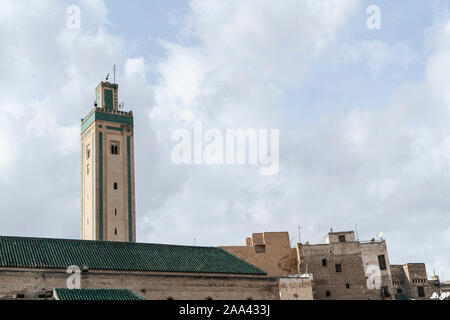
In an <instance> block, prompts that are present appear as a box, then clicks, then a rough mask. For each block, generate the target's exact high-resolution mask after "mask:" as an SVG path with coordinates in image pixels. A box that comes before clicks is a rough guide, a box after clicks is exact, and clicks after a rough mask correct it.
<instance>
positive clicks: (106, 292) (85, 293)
mask: <svg viewBox="0 0 450 320" xmlns="http://www.w3.org/2000/svg"><path fill="white" fill-rule="evenodd" d="M53 292H54V296H55V298H56V300H115V301H119V300H146V299H145V298H144V297H141V296H140V295H138V294H136V293H134V292H133V291H131V290H127V289H59V288H56V289H54V290H53Z"/></svg>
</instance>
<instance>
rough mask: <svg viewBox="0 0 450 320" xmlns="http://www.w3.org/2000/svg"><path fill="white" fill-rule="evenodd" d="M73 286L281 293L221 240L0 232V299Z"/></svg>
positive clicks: (261, 295) (170, 293) (166, 295)
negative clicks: (207, 243) (199, 242)
mask: <svg viewBox="0 0 450 320" xmlns="http://www.w3.org/2000/svg"><path fill="white" fill-rule="evenodd" d="M73 286H74V287H75V288H74V289H75V290H76V289H83V290H86V289H89V290H88V291H87V292H91V293H92V292H93V291H95V290H94V289H103V291H100V292H105V290H109V292H110V290H111V289H126V290H130V291H132V292H134V293H136V294H137V295H139V296H142V297H144V298H146V299H149V300H164V299H183V300H203V299H222V300H246V299H255V300H277V299H280V296H279V278H277V277H270V276H267V275H266V273H265V272H264V271H262V270H261V269H259V268H257V267H255V266H253V265H251V264H249V263H248V262H245V261H243V260H242V259H239V258H237V257H235V256H233V255H232V254H230V253H228V252H226V251H225V250H222V249H220V248H214V247H192V246H174V245H163V244H146V243H129V242H110V241H90V240H63V239H39V238H22V237H0V299H27V300H29V299H31V300H33V299H53V298H54V297H55V295H54V292H55V288H66V289H67V288H72V287H73ZM77 286H78V288H77ZM59 291H61V289H59ZM57 292H58V290H57ZM106 292H108V291H106ZM90 296H91V297H95V296H92V294H91V295H90ZM103 296H104V295H103ZM70 297H72V298H77V297H78V298H81V297H82V296H80V294H79V292H77V291H74V293H73V294H72V295H71V296H69V297H68V298H70Z"/></svg>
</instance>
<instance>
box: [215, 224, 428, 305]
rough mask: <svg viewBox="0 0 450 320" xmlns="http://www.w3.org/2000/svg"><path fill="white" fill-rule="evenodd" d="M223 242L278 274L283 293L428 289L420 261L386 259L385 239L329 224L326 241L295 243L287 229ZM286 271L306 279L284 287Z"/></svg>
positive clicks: (414, 295) (353, 295) (413, 292)
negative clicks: (242, 242)
mask: <svg viewBox="0 0 450 320" xmlns="http://www.w3.org/2000/svg"><path fill="white" fill-rule="evenodd" d="M222 248H223V249H225V250H227V251H228V252H230V253H232V254H233V255H236V256H238V257H241V258H242V259H244V260H246V261H248V262H249V263H251V264H253V265H255V266H258V267H259V268H261V269H263V270H265V271H266V272H267V273H268V274H269V275H272V276H278V277H280V294H281V296H282V298H284V299H288V298H289V299H295V298H297V297H300V296H301V297H305V296H308V297H312V299H315V300H316V299H317V300H395V299H427V298H429V297H431V294H432V290H431V286H430V284H429V281H428V280H427V274H426V270H425V265H424V264H407V265H405V266H396V265H391V264H390V260H389V255H388V250H387V245H386V241H385V240H384V239H381V238H380V239H378V240H375V239H372V240H370V241H359V240H358V239H356V238H355V233H354V232H353V231H342V232H333V231H332V230H331V231H330V232H329V233H328V234H327V237H326V241H325V243H322V244H310V243H309V242H306V243H304V244H302V243H298V244H297V245H296V247H295V248H291V245H290V241H289V234H288V233H287V232H264V233H254V234H253V235H252V237H251V238H247V239H246V245H245V246H226V247H222ZM290 277H292V278H295V277H298V278H303V279H308V282H303V285H297V286H296V288H297V290H298V291H297V292H296V291H293V287H292V286H291V288H290V291H289V292H287V291H283V290H282V288H283V286H282V284H283V281H284V280H283V279H289V278H290ZM400 284H401V285H400ZM400 286H401V288H400ZM307 292H310V293H307Z"/></svg>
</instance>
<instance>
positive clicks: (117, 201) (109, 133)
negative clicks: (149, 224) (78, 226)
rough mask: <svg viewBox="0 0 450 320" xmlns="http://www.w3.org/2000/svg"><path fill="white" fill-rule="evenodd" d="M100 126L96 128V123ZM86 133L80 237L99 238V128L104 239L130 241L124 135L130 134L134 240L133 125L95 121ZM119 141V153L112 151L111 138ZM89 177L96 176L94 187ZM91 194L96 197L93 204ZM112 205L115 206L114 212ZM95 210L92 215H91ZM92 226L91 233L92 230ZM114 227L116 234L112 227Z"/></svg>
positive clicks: (83, 137) (134, 231) (134, 233)
mask: <svg viewBox="0 0 450 320" xmlns="http://www.w3.org/2000/svg"><path fill="white" fill-rule="evenodd" d="M100 125H101V126H102V128H99V126H100ZM107 126H111V127H116V128H120V127H122V131H117V130H110V129H107ZM89 129H91V132H90V133H89V134H85V135H83V136H82V148H84V149H83V150H84V153H83V157H84V164H83V168H82V175H83V186H84V189H83V191H82V194H83V200H82V206H83V207H84V217H82V218H81V219H82V220H83V221H82V224H83V228H82V230H80V232H81V233H82V237H81V238H82V239H85V240H99V239H100V230H99V228H100V221H99V219H100V216H99V210H100V205H99V201H100V199H99V196H100V191H99V165H100V163H99V152H100V149H99V140H98V139H99V132H100V131H101V132H102V135H103V182H102V186H103V199H102V201H103V240H105V241H129V239H128V238H129V232H128V223H129V222H128V170H127V165H128V164H127V136H130V167H131V198H132V201H131V204H132V205H131V206H132V220H133V221H132V230H133V232H132V241H133V242H135V241H136V213H135V211H136V210H135V194H134V190H135V179H134V141H133V140H134V137H133V129H132V128H130V129H131V130H130V131H128V129H127V126H123V125H122V126H121V125H119V124H116V123H109V122H106V121H94V122H93V124H92V125H91V126H90V127H89V128H88V129H87V130H86V131H85V132H88V131H89ZM112 141H117V142H119V144H120V146H119V154H118V155H113V154H112V153H111V142H112ZM88 144H90V145H91V159H89V163H90V171H91V172H90V174H89V175H87V173H86V165H87V159H86V146H87V145H88ZM92 179H94V180H95V184H94V190H93V189H92ZM114 182H117V184H118V190H114ZM92 197H96V199H95V202H94V206H95V208H93V204H92ZM114 209H117V215H115V211H114ZM93 213H95V217H94V216H93ZM93 227H94V233H93V231H92V230H93ZM116 228H117V235H115V229H116Z"/></svg>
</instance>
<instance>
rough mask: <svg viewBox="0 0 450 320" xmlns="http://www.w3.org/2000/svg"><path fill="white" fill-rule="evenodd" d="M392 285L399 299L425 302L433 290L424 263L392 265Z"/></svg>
mask: <svg viewBox="0 0 450 320" xmlns="http://www.w3.org/2000/svg"><path fill="white" fill-rule="evenodd" d="M391 269H392V283H393V287H394V290H395V294H396V295H397V298H399V299H405V298H406V299H414V300H426V299H429V298H430V297H431V296H432V295H433V292H434V291H435V290H434V286H433V284H432V281H429V280H428V277H427V270H426V267H425V264H424V263H407V264H404V265H392V266H391Z"/></svg>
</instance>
